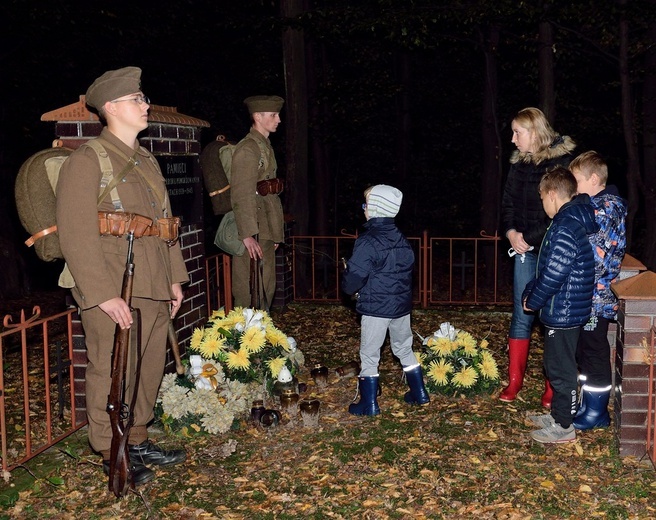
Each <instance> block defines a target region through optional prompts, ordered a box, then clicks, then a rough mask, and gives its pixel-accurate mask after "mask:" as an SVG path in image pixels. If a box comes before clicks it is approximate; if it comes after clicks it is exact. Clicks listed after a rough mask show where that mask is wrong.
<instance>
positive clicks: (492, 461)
mask: <svg viewBox="0 0 656 520" xmlns="http://www.w3.org/2000/svg"><path fill="white" fill-rule="evenodd" d="M273 318H274V321H275V322H276V325H277V326H278V327H279V328H280V329H281V330H283V331H285V332H286V333H287V334H288V335H290V336H293V337H294V338H296V340H297V342H298V345H299V347H300V348H301V349H302V350H303V353H304V354H305V358H306V365H305V367H304V369H303V371H302V372H301V374H300V379H301V381H304V382H306V383H307V384H308V388H307V391H306V392H305V393H304V394H302V395H301V398H316V399H319V400H320V402H321V409H320V414H321V415H320V420H319V426H318V427H314V428H310V427H307V426H305V425H304V424H303V420H302V419H301V417H300V416H298V415H294V414H292V415H291V416H289V415H285V416H283V421H282V422H281V424H279V425H278V426H277V427H273V428H270V429H263V428H262V427H258V428H255V427H252V426H251V425H250V423H249V422H248V421H247V420H246V418H244V419H243V420H241V421H240V422H239V424H238V425H236V427H235V428H234V429H232V430H231V431H230V432H228V433H227V434H225V435H221V436H208V435H196V436H191V437H184V438H183V437H182V436H167V435H165V434H164V433H162V432H161V431H160V430H158V429H157V425H154V426H153V428H151V434H152V437H153V438H154V439H156V440H157V441H158V442H159V444H161V445H162V446H164V447H177V446H184V448H185V449H186V450H187V453H188V461H187V462H186V463H184V464H181V465H179V466H175V467H171V468H158V469H156V473H157V479H156V480H155V481H154V482H152V483H150V484H147V485H145V486H143V487H142V488H139V489H138V490H137V491H136V492H134V493H131V494H130V495H128V496H127V497H125V498H123V499H121V500H116V499H115V498H114V497H113V495H112V494H111V493H110V492H109V491H108V490H107V482H106V479H105V477H104V476H103V474H102V469H101V468H100V467H99V465H98V464H97V463H98V459H97V457H95V456H94V455H92V454H91V452H90V451H89V448H88V447H87V445H86V435H85V432H84V431H81V432H78V433H77V434H75V435H74V436H72V437H70V438H68V439H67V440H65V441H64V442H63V443H62V446H64V447H65V450H63V449H61V447H60V449H53V450H51V451H50V452H49V453H46V454H43V455H40V456H39V457H37V458H35V459H33V460H32V461H30V462H29V463H28V464H27V465H26V466H28V467H29V469H30V471H31V472H32V473H33V475H34V476H35V477H36V480H35V479H34V478H33V477H32V476H30V478H29V479H28V481H29V482H28V484H27V485H26V486H24V489H23V490H21V491H20V493H16V494H12V492H11V491H12V489H13V488H12V487H11V486H12V485H15V486H16V487H18V484H17V482H18V480H19V479H18V478H17V477H18V475H17V474H18V473H20V472H23V471H24V469H23V468H17V469H16V470H15V471H14V475H12V477H14V478H12V480H11V481H10V482H9V484H4V485H3V486H2V488H0V504H2V505H0V518H1V517H3V515H4V517H6V518H85V519H86V518H99V519H100V518H154V519H159V518H162V519H163V518H175V519H215V518H217V519H228V520H230V519H260V518H262V519H266V518H271V519H274V518H275V519H285V518H288V519H292V518H317V519H318V518H331V519H333V518H334V519H347V518H348V519H350V518H362V519H377V520H378V519H388V518H389V519H398V518H420V519H421V518H427V519H429V518H430V519H433V518H434V519H441V518H445V519H447V518H448V519H452V518H458V519H460V518H477V519H504V520H519V519H542V518H544V519H547V518H548V519H552V518H553V519H562V518H645V519H646V518H653V517H654V516H656V512H655V511H654V506H653V505H652V504H654V503H655V498H656V474H655V473H654V471H653V468H652V467H651V466H650V465H647V464H644V461H642V462H641V461H637V460H635V459H631V458H625V459H620V458H619V456H618V453H617V448H616V442H615V439H614V430H613V428H612V427H611V428H608V429H604V430H595V431H590V432H583V433H580V434H579V438H578V440H577V442H576V443H573V444H569V445H563V446H543V445H539V444H536V443H534V442H533V441H531V439H530V436H529V434H530V431H531V427H530V426H528V424H527V423H526V422H525V416H526V413H527V412H541V410H540V409H539V402H540V393H541V390H542V386H543V379H542V375H541V349H539V348H536V347H538V346H540V345H541V340H540V337H539V334H538V333H537V331H536V333H535V335H534V337H533V338H532V346H533V348H532V350H531V356H530V360H529V369H528V373H527V377H526V382H525V387H524V390H522V393H521V394H520V395H521V399H518V400H516V401H515V402H513V403H512V404H511V405H508V404H504V403H501V402H500V401H499V400H498V399H497V398H496V397H497V396H496V394H495V395H492V396H480V397H476V398H469V399H464V398H461V397H459V396H453V397H445V396H441V395H432V396H431V402H430V404H429V405H427V406H423V407H411V406H408V405H406V404H405V402H404V401H403V394H404V393H405V391H407V387H406V385H405V383H404V382H403V381H402V380H401V375H402V371H401V368H400V366H399V364H398V362H397V361H396V360H395V359H394V357H393V356H392V354H391V351H390V347H389V343H388V342H386V344H385V346H384V349H383V354H382V358H381V364H380V374H381V387H382V395H381V397H380V398H379V404H380V406H381V409H382V414H381V415H380V416H377V417H355V416H352V415H349V414H348V412H347V409H348V405H349V403H350V402H351V401H352V400H353V397H354V395H355V390H356V381H355V378H354V377H347V378H339V377H338V376H337V374H336V372H335V371H334V369H336V368H337V367H339V366H341V365H343V364H345V363H347V362H349V361H352V360H358V346H359V337H360V336H359V333H360V330H359V324H358V319H357V315H356V314H355V313H354V312H353V311H352V310H351V309H349V308H347V307H343V306H330V305H325V306H321V305H311V304H294V305H291V306H289V307H288V308H287V309H286V310H285V311H284V312H282V313H280V312H278V313H273ZM509 318H510V316H509V314H508V313H506V312H500V311H499V310H498V309H493V308H484V309H481V308H479V309H470V308H447V309H431V310H417V311H415V312H413V329H414V330H415V331H416V332H417V333H418V334H421V335H422V336H426V335H429V334H430V333H432V332H433V331H434V330H435V329H437V328H438V327H439V325H440V323H442V322H443V321H450V322H451V323H452V324H453V325H454V326H455V327H457V328H461V329H463V330H466V331H468V332H470V333H472V334H473V335H474V336H475V337H477V338H479V339H480V338H483V337H487V339H488V341H489V342H490V347H489V348H490V350H491V351H492V352H493V353H494V355H495V357H496V359H497V361H498V362H499V364H500V370H501V374H502V375H504V376H505V370H506V367H507V359H506V353H505V342H506V335H507V330H508V326H509ZM420 343H421V342H420V340H419V338H418V337H417V339H416V343H415V348H416V349H418V348H419V346H420ZM319 363H320V364H323V365H325V366H327V367H329V368H330V369H331V375H330V378H329V384H328V386H327V387H325V388H319V387H317V386H316V385H315V384H314V382H313V381H312V379H311V377H310V370H311V369H312V368H313V367H314V366H315V365H316V364H319ZM497 393H498V391H497ZM265 404H266V406H267V407H268V408H274V407H275V408H277V404H276V403H275V402H274V401H273V400H269V401H267V402H266V403H265ZM64 451H66V452H68V453H69V454H70V453H76V454H77V457H71V456H70V455H68V454H64V453H63V452H64ZM48 458H50V462H46V460H47V459H48ZM52 460H55V462H56V463H55V464H53V463H52ZM55 475H56V476H58V477H61V479H62V482H63V485H59V486H54V485H51V484H49V483H48V481H47V478H49V477H52V476H55ZM21 480H24V479H21Z"/></svg>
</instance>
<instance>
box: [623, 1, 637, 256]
mask: <svg viewBox="0 0 656 520" xmlns="http://www.w3.org/2000/svg"><path fill="white" fill-rule="evenodd" d="M627 1H628V0H619V6H620V55H619V61H620V84H621V86H622V90H621V92H622V104H621V107H622V108H621V112H622V129H623V131H624V144H625V146H626V155H627V165H626V180H627V188H628V191H629V197H628V199H629V200H628V202H629V208H628V214H627V217H626V246H627V250H630V247H631V241H632V238H633V224H634V220H635V216H636V213H637V211H638V206H639V197H640V161H639V158H638V146H637V138H636V130H635V126H634V124H633V121H634V119H633V96H632V93H631V78H630V73H629V22H628V20H627V18H626V12H625V11H626V5H627Z"/></svg>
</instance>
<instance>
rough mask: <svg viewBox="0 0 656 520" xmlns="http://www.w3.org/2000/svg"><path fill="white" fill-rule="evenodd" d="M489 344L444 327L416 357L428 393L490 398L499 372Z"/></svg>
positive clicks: (446, 325)
mask: <svg viewBox="0 0 656 520" xmlns="http://www.w3.org/2000/svg"><path fill="white" fill-rule="evenodd" d="M487 346H488V342H487V340H486V339H483V340H482V341H481V342H480V343H477V341H476V339H474V337H473V336H472V335H471V334H470V333H469V332H465V331H463V330H458V329H455V328H453V326H452V325H451V324H449V323H443V324H442V325H441V326H440V329H439V330H437V331H436V332H435V333H433V335H432V336H430V337H428V338H426V339H425V340H424V347H423V350H422V352H420V353H417V357H418V358H419V362H420V363H421V365H422V368H423V370H424V373H425V374H426V386H427V387H428V389H429V391H431V392H436V393H440V394H444V395H450V396H455V395H464V396H473V395H479V394H490V393H492V392H493V391H494V389H495V388H497V387H498V386H499V368H498V366H497V362H496V361H495V359H494V357H493V356H492V353H491V352H490V351H489V350H488V349H487Z"/></svg>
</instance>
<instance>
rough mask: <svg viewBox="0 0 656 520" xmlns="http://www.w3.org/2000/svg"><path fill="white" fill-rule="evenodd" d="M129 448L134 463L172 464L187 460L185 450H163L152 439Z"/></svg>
mask: <svg viewBox="0 0 656 520" xmlns="http://www.w3.org/2000/svg"><path fill="white" fill-rule="evenodd" d="M129 450H130V461H131V462H132V463H138V464H155V465H156V466H172V465H174V464H180V463H181V462H184V461H185V460H187V454H186V453H185V451H184V450H163V449H162V448H160V447H159V446H156V445H155V444H153V443H152V442H150V441H144V442H142V443H141V444H134V445H130V447H129Z"/></svg>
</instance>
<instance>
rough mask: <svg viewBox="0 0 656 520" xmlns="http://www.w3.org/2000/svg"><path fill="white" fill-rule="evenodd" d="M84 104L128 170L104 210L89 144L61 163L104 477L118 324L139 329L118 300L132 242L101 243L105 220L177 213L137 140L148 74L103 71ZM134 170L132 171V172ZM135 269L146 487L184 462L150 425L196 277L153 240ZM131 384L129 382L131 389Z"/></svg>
mask: <svg viewBox="0 0 656 520" xmlns="http://www.w3.org/2000/svg"><path fill="white" fill-rule="evenodd" d="M86 102H87V104H88V105H89V106H91V107H93V108H95V109H96V110H97V111H98V114H99V116H100V118H101V119H102V120H104V121H105V122H106V124H107V126H106V127H105V128H104V129H103V130H102V132H101V134H100V137H99V138H98V142H100V144H102V146H103V147H104V149H105V150H106V152H107V154H108V156H109V159H110V161H111V164H112V170H113V175H117V176H120V175H121V173H120V172H122V171H127V174H125V177H124V178H123V179H122V180H121V181H120V182H118V184H117V185H116V192H117V196H114V195H113V196H112V197H106V198H105V199H104V200H103V201H102V202H100V203H99V202H98V198H99V192H100V187H101V182H102V181H103V178H104V177H103V172H102V171H101V167H100V164H99V161H98V155H97V154H96V152H95V151H94V150H93V149H92V148H90V146H88V145H86V144H85V145H82V146H80V148H78V149H77V150H76V151H75V152H73V153H72V154H71V155H70V157H69V158H68V159H67V160H66V162H65V163H64V164H63V165H62V168H61V172H60V176H59V182H58V184H57V226H58V233H59V239H60V244H61V249H62V252H63V254H64V259H65V260H66V265H67V268H68V270H70V274H71V275H72V278H73V283H72V284H71V285H73V287H72V292H73V296H74V298H75V301H76V302H77V304H78V306H79V308H80V317H81V320H82V326H83V327H84V333H85V342H86V347H87V358H88V363H87V369H86V374H85V378H86V407H87V417H88V420H89V443H90V444H91V447H92V448H93V449H94V450H95V451H96V452H98V453H100V454H101V455H102V458H103V469H104V471H105V473H108V472H109V458H110V448H111V441H112V430H111V425H110V421H109V414H108V413H107V410H106V407H107V397H108V395H109V390H110V384H111V370H112V364H111V357H112V347H113V344H114V332H115V328H116V325H119V326H120V327H121V328H123V329H125V328H128V327H132V326H134V330H137V327H136V324H133V318H132V314H131V311H130V308H129V307H128V305H127V303H126V302H125V300H123V299H122V298H121V288H122V282H123V272H124V270H125V263H126V258H127V249H128V242H127V240H126V238H125V236H116V235H114V234H105V235H101V233H100V230H99V212H105V214H106V213H112V212H124V213H126V214H134V215H141V216H143V217H147V218H148V219H151V220H152V221H153V223H154V225H153V228H154V227H156V226H157V222H158V221H161V222H160V223H163V222H165V221H170V220H171V219H170V217H172V215H171V213H170V212H171V207H170V203H169V198H168V193H167V190H166V184H165V182H164V178H163V177H162V173H161V171H160V168H159V165H158V164H157V161H156V159H155V158H154V157H153V155H152V154H151V153H150V152H149V151H147V150H146V149H145V148H143V147H140V146H139V141H138V139H137V135H138V134H139V132H141V131H142V130H145V129H146V128H147V127H148V109H149V107H150V105H149V100H148V98H147V97H146V96H144V94H143V92H142V91H141V69H139V68H137V67H125V68H122V69H118V70H111V71H108V72H106V73H104V74H103V75H102V76H100V77H99V78H97V79H96V81H94V83H93V84H92V85H91V86H90V87H89V89H88V90H87V93H86ZM127 164H134V165H135V166H134V167H132V168H131V169H126V165H127ZM117 205H120V206H121V207H120V208H117ZM135 236H136V235H135ZM134 264H135V269H134V280H133V292H132V307H134V308H138V309H139V310H140V312H141V348H142V359H143V362H142V365H141V367H142V368H141V377H140V382H139V388H138V391H137V402H136V406H135V409H134V410H133V412H134V426H133V427H132V429H131V430H130V435H129V440H128V444H129V452H130V462H131V465H132V468H131V469H132V480H133V482H134V484H135V485H140V484H144V483H145V482H148V481H150V480H152V479H153V478H154V477H155V473H154V472H153V471H152V469H150V468H149V467H148V466H150V465H158V466H166V465H172V464H178V463H180V462H183V461H184V460H185V458H186V454H185V452H184V450H164V449H162V448H160V447H159V446H157V445H155V444H153V443H151V442H150V441H149V440H148V432H147V425H148V423H149V422H150V421H151V420H152V419H153V417H154V414H153V408H154V406H155V400H156V398H157V391H158V388H159V384H160V382H161V380H162V376H163V374H164V366H165V362H166V340H167V332H168V324H169V320H170V319H171V318H172V317H173V316H175V314H176V313H177V312H178V310H179V309H180V305H181V304H182V299H183V293H182V287H181V285H182V284H183V283H186V282H188V281H189V276H188V274H187V269H186V267H185V263H184V259H183V257H182V252H181V250H180V244H179V242H177V243H173V244H172V243H170V242H169V243H167V242H166V241H164V240H162V238H161V237H160V236H158V235H157V234H155V233H152V234H151V233H150V232H149V233H148V236H146V235H145V234H144V236H140V237H139V238H136V239H135V240H134ZM71 285H67V286H69V287H70V286H71ZM132 380H133V376H128V378H127V381H128V382H129V381H132Z"/></svg>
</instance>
